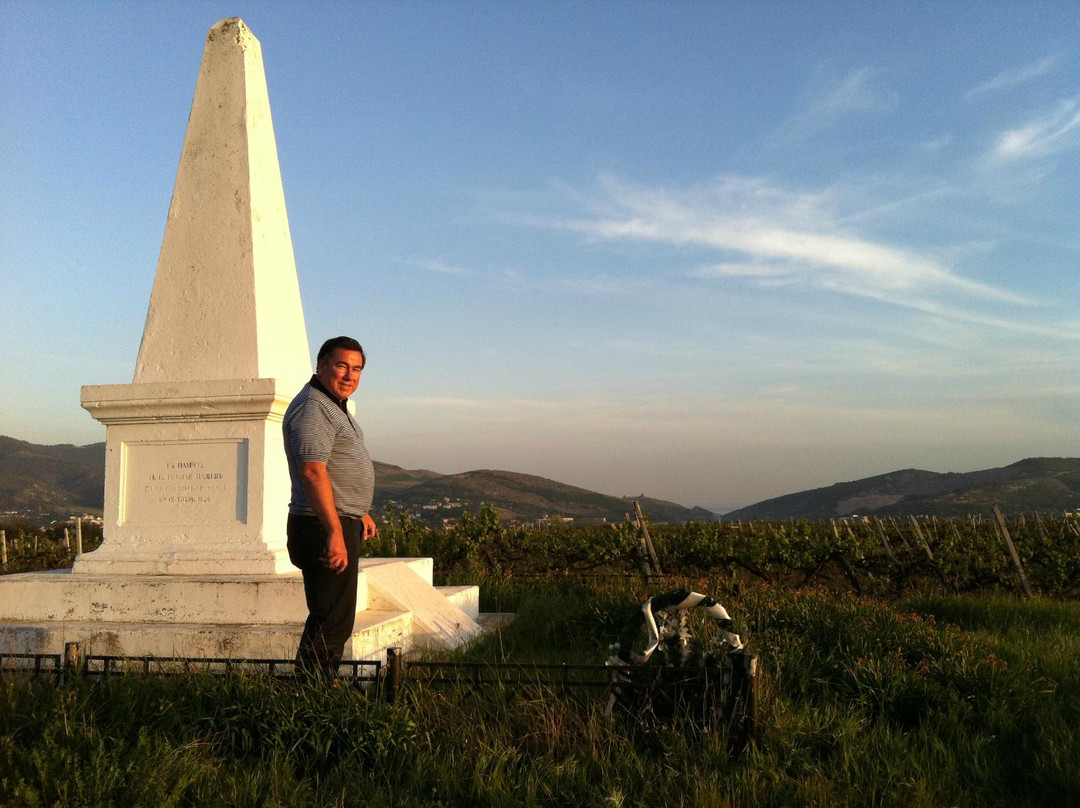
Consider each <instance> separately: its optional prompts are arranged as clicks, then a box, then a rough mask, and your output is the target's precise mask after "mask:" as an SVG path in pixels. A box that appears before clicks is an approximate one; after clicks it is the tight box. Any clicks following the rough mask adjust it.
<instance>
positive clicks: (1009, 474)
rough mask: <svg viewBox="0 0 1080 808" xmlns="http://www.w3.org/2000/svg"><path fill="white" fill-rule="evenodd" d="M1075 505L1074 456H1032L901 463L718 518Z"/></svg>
mask: <svg viewBox="0 0 1080 808" xmlns="http://www.w3.org/2000/svg"><path fill="white" fill-rule="evenodd" d="M994 505H997V506H999V507H1000V508H1001V509H1002V510H1004V511H1007V512H1020V511H1033V510H1041V511H1056V512H1062V511H1075V510H1077V509H1080V458H1069V457H1033V458H1028V459H1026V460H1021V461H1019V462H1017V463H1013V464H1011V465H1008V466H1003V467H1001V468H993V469H985V470H983V471H971V472H966V473H959V474H958V473H952V472H950V473H945V474H942V473H938V472H933V471H921V470H919V469H904V470H902V471H894V472H890V473H889V474H880V475H878V476H876V477H866V478H864V479H862V480H855V481H853V482H846V483H836V484H834V485H830V486H827V487H825V488H813V489H810V490H808V491H800V492H798V493H795V494H786V495H785V496H782V497H774V498H773V499H767V500H764V501H762V502H758V503H757V504H755V505H749V506H747V507H745V508H739V509H737V510H734V511H730V512H728V513H726V514H724V519H728V520H730V519H761V520H763V521H769V520H781V519H792V518H794V519H831V518H834V517H838V516H851V515H853V514H859V515H864V516H865V515H871V514H873V515H876V516H907V515H927V516H929V515H933V516H939V517H948V516H966V515H967V514H969V513H986V512H987V511H989V510H991V509H992V508H993V506H994Z"/></svg>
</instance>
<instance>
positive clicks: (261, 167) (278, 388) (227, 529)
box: [0, 18, 480, 659]
mask: <svg viewBox="0 0 1080 808" xmlns="http://www.w3.org/2000/svg"><path fill="white" fill-rule="evenodd" d="M310 362H311V359H310V354H309V352H308V342H307V335H306V331H305V329H304V314H303V311H302V309H301V305H300V289H299V284H298V283H297V277H296V266H295V263H294V259H293V250H292V239H291V237H290V235H289V222H288V218H287V216H286V213H285V196H284V193H283V191H282V185H281V173H280V170H279V168H278V159H277V146H276V144H275V142H274V129H273V125H272V123H271V120H270V103H269V100H268V97H267V91H266V78H265V74H264V71H263V63H262V52H261V48H260V46H259V42H258V40H257V39H255V37H254V36H253V35H252V34H251V32H250V31H249V30H248V29H247V27H246V26H245V25H244V23H243V22H242V21H241V20H239V19H237V18H233V19H227V20H222V21H221V22H219V23H217V24H216V25H215V26H214V27H213V28H211V29H210V33H209V34H208V36H207V38H206V49H205V51H204V52H203V61H202V67H201V68H200V71H199V78H198V82H197V84H196V87H195V99H194V102H193V103H192V105H191V117H190V118H189V120H188V129H187V135H186V137H185V139H184V148H183V152H182V154H181V157H180V168H179V171H178V172H177V177H176V186H175V188H174V190H173V198H172V204H171V205H170V207H169V218H168V222H167V223H166V226H165V237H164V239H163V241H162V245H161V256H160V258H159V260H158V266H157V274H156V276H155V278H154V289H153V292H152V294H151V297H150V308H149V311H148V312H147V315H146V325H145V327H144V329H143V338H142V345H141V347H140V348H139V356H138V360H137V363H136V366H135V377H134V379H133V381H132V383H131V384H122V385H108V386H95V387H84V388H83V391H82V405H83V407H85V408H86V409H87V410H88V411H89V412H90V414H91V415H93V416H94V418H96V419H97V420H99V421H101V422H102V423H104V424H105V427H106V429H105V525H104V540H103V542H102V544H101V547H99V548H98V549H97V550H95V551H94V552H92V553H87V554H85V555H80V556H78V557H77V558H76V559H75V564H74V567H73V568H72V569H71V570H57V571H52V572H40V573H24V574H20V575H4V576H0V655H3V654H5V653H9V654H10V653H15V654H57V653H59V652H62V651H63V650H64V645H65V643H68V642H79V643H82V644H84V645H85V648H84V649H83V652H84V653H92V654H97V655H102V654H105V655H121V656H143V655H153V656H158V657H170V656H184V657H209V658H214V659H221V658H248V659H250V658H276V659H281V658H290V657H292V655H293V654H294V653H295V651H296V646H297V642H298V641H299V639H300V631H301V628H302V626H303V623H304V619H305V618H306V616H307V608H306V604H305V600H304V590H303V581H302V578H301V575H300V573H299V571H297V570H296V569H295V568H294V567H293V566H292V565H291V564H290V563H289V559H288V551H287V549H286V536H285V523H286V516H287V512H288V503H289V497H290V485H289V473H288V467H287V464H286V461H285V450H284V447H283V445H282V436H281V420H282V417H283V415H284V413H285V408H286V407H287V406H288V404H289V402H290V401H291V400H292V397H293V396H294V395H295V394H296V393H297V392H298V391H299V390H300V388H301V387H302V386H303V385H304V383H305V382H306V381H307V380H308V378H310V375H311V364H310ZM478 617H479V592H478V589H477V588H476V587H435V586H432V560H431V559H430V558H421V559H364V560H362V563H361V571H360V575H359V580H358V585H357V616H356V625H355V627H354V631H353V635H352V638H351V640H350V642H349V644H348V645H347V646H346V658H352V659H358V658H363V659H371V658H372V657H373V656H377V655H378V654H379V653H380V652H381V651H383V650H384V649H385V648H387V647H388V646H391V645H393V646H402V647H406V648H407V647H409V646H411V645H412V644H413V643H414V642H415V643H417V644H424V645H434V646H438V647H452V646H455V645H459V644H461V643H462V642H465V641H466V640H468V639H469V638H470V637H473V636H476V635H477V634H478V633H479V632H480V626H479V624H478V623H477V622H476V619H475V618H478Z"/></svg>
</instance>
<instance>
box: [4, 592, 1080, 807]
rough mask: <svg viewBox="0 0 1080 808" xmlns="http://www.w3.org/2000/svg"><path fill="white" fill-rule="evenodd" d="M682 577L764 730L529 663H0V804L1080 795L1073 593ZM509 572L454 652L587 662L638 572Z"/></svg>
mask: <svg viewBox="0 0 1080 808" xmlns="http://www.w3.org/2000/svg"><path fill="white" fill-rule="evenodd" d="M677 584H681V585H686V586H688V587H689V588H691V589H696V590H697V591H710V592H711V593H712V594H714V595H716V596H717V597H718V598H720V599H721V600H722V601H723V602H724V604H725V606H726V607H727V608H728V610H729V611H730V612H731V613H732V614H733V616H734V617H735V618H736V622H737V624H738V625H737V629H738V630H739V631H740V633H742V634H744V636H747V637H749V638H750V640H751V642H752V643H753V645H754V647H755V648H756V650H758V651H759V652H760V653H761V657H762V661H763V668H764V676H763V688H762V712H761V720H762V727H761V732H760V734H759V736H758V738H757V740H756V743H755V744H754V745H753V746H751V747H750V748H749V749H748V750H747V751H746V752H745V753H744V754H743V755H742V756H741V757H740V758H738V759H734V760H733V759H731V758H730V757H729V755H728V747H727V744H726V737H725V734H724V731H723V728H721V727H714V728H710V727H705V728H701V727H699V726H696V725H694V724H691V723H690V722H680V721H675V722H672V723H669V724H663V725H656V724H650V725H647V726H646V725H642V724H638V723H635V722H633V721H631V720H628V719H625V718H622V719H619V718H616V719H610V718H608V717H607V716H605V714H604V706H605V695H604V694H602V693H594V692H590V691H584V690H579V691H561V690H556V689H553V688H550V687H545V686H541V685H529V686H524V687H509V686H506V687H499V686H490V687H486V688H484V689H483V690H476V689H473V688H471V687H469V686H465V685H461V686H450V687H435V686H432V685H421V684H419V683H417V682H413V683H412V684H409V683H408V682H407V683H406V687H405V690H404V691H403V694H402V698H400V699H399V700H398V702H397V703H396V704H395V705H393V706H388V705H385V704H382V703H378V702H374V701H372V700H370V699H368V698H367V697H366V696H365V695H364V694H363V693H361V692H360V691H359V690H357V689H355V688H353V687H351V686H346V685H339V686H337V687H333V686H311V685H302V684H300V683H298V682H295V681H288V680H276V679H272V678H270V677H265V676H253V675H240V674H237V675H232V676H229V677H224V678H215V677H211V676H208V675H206V674H200V675H190V676H180V677H172V678H165V679H154V678H142V677H138V676H126V677H116V678H110V679H108V680H91V679H72V680H68V681H64V682H62V683H56V682H53V681H52V680H50V679H37V680H34V679H26V678H13V677H12V676H10V675H8V676H6V677H5V678H4V679H2V680H0V804H3V805H5V806H8V805H11V806H33V805H58V804H60V805H85V806H98V805H102V806H103V805H155V806H157V805H184V806H188V805H244V806H246V805H251V806H256V805H275V806H293V805H296V806H300V805H304V806H309V805H315V806H322V805H326V806H330V805H346V806H369V805H370V806H455V805H480V806H518V805H531V806H562V805H574V806H593V805H595V806H601V805H608V806H610V805H625V806H646V805H648V806H668V805H672V806H683V805H685V806H807V805H820V806H826V805H828V806H833V805H836V806H883V807H884V806H888V807H890V808H891V807H892V806H897V808H899V807H900V806H904V807H905V808H906V807H907V806H926V807H927V808H937V807H938V806H942V807H943V806H954V805H955V806H1006V805H1008V806H1069V805H1080V742H1078V740H1077V732H1076V730H1075V729H1074V728H1075V727H1078V726H1080V699H1078V693H1080V678H1078V674H1077V672H1076V665H1075V661H1076V658H1077V656H1076V651H1077V642H1078V640H1077V633H1078V632H1077V631H1076V628H1077V625H1078V622H1077V621H1080V607H1077V606H1076V605H1075V604H1065V603H1054V602H1050V601H1038V600H1036V601H1019V600H1009V599H1005V598H985V599H981V598H975V597H966V598H954V597H944V598H943V597H937V598H923V599H919V600H916V599H911V600H908V601H904V602H902V603H900V604H890V603H886V602H882V601H877V600H873V599H869V598H858V597H854V596H851V595H837V594H836V593H832V592H827V591H824V590H815V591H804V592H789V591H780V590H777V589H773V588H769V587H757V588H749V589H744V590H743V591H742V592H740V593H738V594H735V593H734V592H732V591H728V590H726V589H725V587H724V586H723V584H722V583H720V582H710V581H707V580H694V581H691V580H686V581H669V582H668V583H666V584H665V588H667V587H673V586H675V585H677ZM499 586H500V587H502V590H501V593H500V594H499V597H500V598H504V599H505V600H506V601H507V602H510V601H512V602H513V603H514V604H515V607H516V608H517V609H518V618H517V619H516V620H515V621H514V622H513V623H511V624H509V625H507V626H505V627H503V628H502V629H501V631H500V632H498V633H492V634H489V635H487V636H486V637H484V638H483V639H482V640H481V641H480V642H478V643H476V644H474V645H473V646H471V647H469V648H468V649H466V650H465V651H463V652H462V654H461V655H460V656H461V657H462V658H468V659H480V660H490V661H503V660H509V661H522V662H525V661H546V662H575V661H576V662H600V661H602V660H603V659H605V658H606V657H607V655H608V653H609V651H608V645H609V643H611V642H613V641H615V639H617V638H618V636H619V633H620V631H621V629H622V627H623V625H624V622H625V620H626V619H627V617H628V616H629V614H630V613H631V612H632V611H633V610H634V609H636V608H637V606H638V604H639V603H640V601H641V599H642V597H643V596H645V595H647V594H649V593H648V592H647V591H646V590H645V588H644V586H643V585H642V584H641V583H640V582H638V581H636V580H634V579H631V578H627V579H624V580H609V581H605V582H593V583H589V582H585V581H580V580H574V579H572V578H567V577H563V576H560V577H558V578H556V579H552V580H549V581H541V582H534V583H530V584H511V583H507V582H505V581H504V582H503V583H500V584H499ZM653 594H655V592H654V593H653ZM1070 655H1071V660H1072V664H1069V660H1070Z"/></svg>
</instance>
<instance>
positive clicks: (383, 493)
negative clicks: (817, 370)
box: [0, 435, 1080, 524]
mask: <svg viewBox="0 0 1080 808" xmlns="http://www.w3.org/2000/svg"><path fill="white" fill-rule="evenodd" d="M375 477H376V481H377V482H376V486H375V505H374V510H375V512H376V513H381V512H382V510H383V508H384V507H385V506H386V504H387V503H388V502H390V501H393V502H394V503H396V505H397V507H398V508H399V509H401V510H404V511H407V512H410V513H413V514H415V515H417V516H419V517H420V518H423V519H424V520H425V521H427V522H429V523H431V524H441V523H442V520H443V519H444V518H455V517H458V516H460V514H461V512H462V511H463V510H466V509H468V510H471V511H473V512H476V511H477V510H478V509H479V507H480V505H481V503H488V504H491V505H492V506H494V507H495V508H496V510H497V511H498V512H499V515H500V517H501V518H502V519H504V520H507V521H510V520H514V521H521V522H526V521H535V520H537V519H541V518H543V517H548V518H551V519H560V518H567V519H573V520H574V521H575V522H582V521H591V520H607V521H609V522H611V521H615V522H621V521H622V520H623V519H624V518H625V516H626V514H628V513H631V512H632V511H633V501H634V500H635V499H636V500H638V501H639V502H640V503H641V507H642V509H643V510H644V511H645V513H646V515H647V516H648V517H649V518H650V519H651V520H653V521H654V522H673V523H680V522H687V521H691V520H695V521H711V520H714V519H716V518H717V516H716V515H715V514H713V513H712V512H710V511H708V510H705V509H704V508H687V507H684V506H682V505H678V504H676V503H674V502H668V501H665V500H659V499H653V498H650V497H646V496H644V495H640V496H637V497H615V496H610V495H607V494H599V493H597V492H595V491H589V490H587V489H584V488H578V487H575V486H572V485H567V484H566V483H561V482H557V481H556V480H549V479H546V478H544V477H537V476H534V475H531V474H522V473H518V472H512V471H498V470H492V469H482V470H478V471H467V472H463V473H461V474H440V473H438V472H435V471H430V470H428V469H404V468H402V467H400V466H395V465H391V464H389V463H380V462H376V463H375ZM104 489H105V444H104V443H93V444H90V445H88V446H73V445H71V444H59V445H55V446H42V445H38V444H34V443H28V442H26V441H21V440H16V439H15V438H10V437H6V436H3V435H0V512H2V511H18V512H20V513H24V514H27V515H30V516H32V517H34V518H37V519H50V518H66V517H67V516H70V515H71V514H73V513H81V512H89V513H100V512H101V508H102V505H103V498H104ZM994 505H997V506H999V507H1000V508H1002V510H1004V511H1006V512H1020V511H1029V512H1030V511H1032V510H1040V511H1044V512H1061V511H1077V510H1080V458H1061V457H1057V458H1053V457H1040V458H1029V459H1027V460H1021V461H1019V462H1017V463H1013V464H1012V465H1009V466H1003V467H1001V468H993V469H985V470H982V471H972V472H966V473H944V474H942V473H938V472H933V471H922V470H919V469H903V470H901V471H894V472H890V473H888V474H880V475H877V476H874V477H867V478H864V479H861V480H855V481H852V482H844V483H836V484H834V485H830V486H826V487H824V488H814V489H810V490H808V491H800V492H798V493H795V494H787V495H785V496H782V497H775V498H773V499H768V500H764V501H763V502H759V503H757V504H755V505H749V506H747V507H745V508H739V509H737V510H734V511H730V512H728V513H726V514H724V515H723V518H724V519H725V520H734V519H743V520H746V519H760V520H786V519H792V518H794V519H830V518H835V517H838V516H851V515H852V514H860V515H871V514H872V515H878V516H904V515H907V514H915V515H934V516H939V517H945V516H965V515H967V514H969V513H986V512H989V511H990V509H991V508H992V507H993V506H994ZM283 507H284V505H283Z"/></svg>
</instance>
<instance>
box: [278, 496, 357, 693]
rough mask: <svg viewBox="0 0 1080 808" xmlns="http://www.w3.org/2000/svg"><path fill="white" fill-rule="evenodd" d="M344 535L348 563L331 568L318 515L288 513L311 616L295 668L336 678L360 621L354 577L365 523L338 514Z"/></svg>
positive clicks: (295, 561) (291, 546)
mask: <svg viewBox="0 0 1080 808" xmlns="http://www.w3.org/2000/svg"><path fill="white" fill-rule="evenodd" d="M339 517H340V519H341V529H342V532H343V533H344V534H345V551H346V553H347V554H348V557H349V563H348V566H346V567H345V569H344V571H342V572H334V571H332V570H330V569H327V567H326V564H325V563H324V562H325V558H326V530H325V529H324V528H323V526H322V522H320V521H319V519H318V517H316V516H303V515H299V514H292V513H290V514H289V521H288V527H287V531H286V532H287V535H288V537H289V542H288V547H289V560H290V561H292V563H293V565H294V566H296V567H299V568H300V570H301V572H303V574H304V597H305V598H306V599H307V608H308V618H307V622H305V623H304V633H303V634H301V635H300V646H299V647H298V648H297V649H296V664H297V667H298V668H299V669H300V670H302V671H305V672H308V673H313V674H317V675H320V676H326V677H332V676H334V675H336V674H337V669H338V665H339V664H340V662H341V657H342V655H343V653H344V651H345V642H346V641H347V640H348V639H349V636H350V635H351V634H352V630H353V623H354V621H355V619H356V579H357V570H358V569H359V562H360V547H361V545H362V544H363V542H364V523H363V522H361V521H360V520H359V519H352V518H350V517H348V516H340V515H339Z"/></svg>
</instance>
